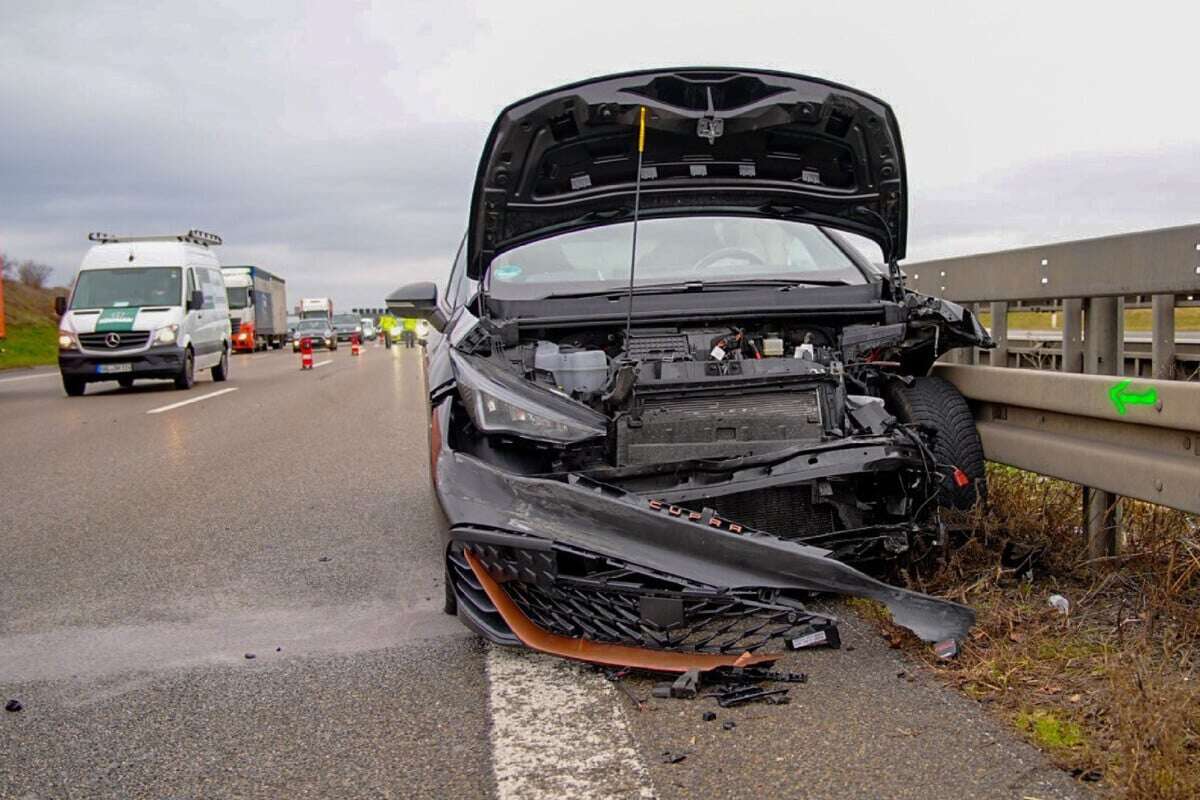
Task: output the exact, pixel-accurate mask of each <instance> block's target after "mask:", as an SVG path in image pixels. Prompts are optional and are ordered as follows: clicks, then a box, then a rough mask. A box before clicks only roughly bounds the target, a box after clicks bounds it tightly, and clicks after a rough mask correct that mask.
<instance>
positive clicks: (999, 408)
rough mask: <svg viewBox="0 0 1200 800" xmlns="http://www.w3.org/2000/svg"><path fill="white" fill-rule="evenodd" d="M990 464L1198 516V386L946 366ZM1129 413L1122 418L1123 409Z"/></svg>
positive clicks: (942, 367) (939, 370) (944, 372)
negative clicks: (1125, 397)
mask: <svg viewBox="0 0 1200 800" xmlns="http://www.w3.org/2000/svg"><path fill="white" fill-rule="evenodd" d="M934 372H935V374H937V375H940V376H941V377H943V378H946V379H947V380H949V381H950V382H951V383H953V384H954V385H955V386H957V387H958V390H959V391H960V392H962V393H963V395H964V396H965V397H966V398H967V400H968V401H969V402H970V403H971V409H972V411H973V412H974V414H975V424H976V425H977V426H978V428H979V436H980V438H981V439H982V440H983V450H984V452H985V453H986V454H987V457H988V458H989V459H990V460H992V461H997V462H1000V463H1002V464H1008V465H1010V466H1014V467H1018V468H1019V469H1027V470H1030V471H1032V472H1038V473H1041V474H1043V475H1050V476H1052V477H1055V478H1061V479H1063V480H1068V481H1072V482H1074V483H1079V484H1083V485H1084V486H1093V487H1096V488H1097V489H1102V490H1104V491H1106V492H1112V493H1113V494H1118V495H1124V496H1126V497H1133V498H1137V499H1138V500H1145V501H1147V502H1151V503H1159V504H1161V505H1165V506H1169V507H1171V508H1177V509H1180V510H1182V511H1188V512H1191V513H1193V514H1200V384H1196V383H1183V382H1180V381H1175V382H1170V381H1167V382H1159V383H1157V384H1155V385H1153V386H1150V385H1149V384H1146V383H1144V382H1141V381H1137V382H1132V383H1129V384H1127V385H1126V386H1125V387H1124V389H1123V390H1119V391H1118V392H1117V397H1118V399H1119V398H1120V397H1121V396H1122V394H1123V393H1125V392H1127V393H1129V394H1131V395H1138V396H1142V397H1147V396H1149V395H1148V394H1147V393H1148V390H1150V389H1153V390H1154V401H1153V402H1152V403H1144V404H1136V405H1125V404H1124V403H1120V402H1114V401H1113V399H1112V398H1111V397H1110V393H1112V392H1113V391H1114V389H1116V388H1117V387H1120V386H1121V384H1122V383H1124V380H1122V379H1119V378H1114V377H1107V376H1102V375H1064V374H1061V373H1054V372H1044V371H1037V370H1020V371H1017V370H1012V369H1005V368H1003V367H970V366H962V365H953V364H939V365H937V366H936V367H935V368H934ZM1121 408H1123V409H1124V413H1123V414H1122V413H1121V412H1120V409H1121Z"/></svg>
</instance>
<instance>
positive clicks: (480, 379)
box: [451, 354, 608, 445]
mask: <svg viewBox="0 0 1200 800" xmlns="http://www.w3.org/2000/svg"><path fill="white" fill-rule="evenodd" d="M451 359H452V360H453V363H454V372H455V377H456V378H457V382H458V392H459V394H460V395H461V396H462V399H463V404H464V405H465V406H466V408H467V413H468V414H469V415H470V417H471V421H472V422H474V423H475V427H477V428H479V430H481V431H483V432H484V433H507V434H512V435H515V436H518V437H521V438H523V439H530V440H533V441H540V442H549V443H554V444H564V445H565V444H575V443H578V442H584V441H587V440H589V439H596V438H600V437H603V436H605V435H606V433H607V422H608V420H607V419H606V418H605V417H604V415H602V414H599V413H597V412H595V411H593V410H592V409H590V408H588V407H587V406H585V405H583V404H581V403H576V402H575V401H573V400H570V399H568V398H566V397H563V396H561V395H558V394H555V393H554V392H551V391H550V390H549V389H544V388H542V387H541V386H538V385H537V384H534V383H530V382H529V381H526V380H524V379H522V378H521V377H519V376H517V375H515V374H510V373H508V372H505V371H504V370H503V369H502V368H500V367H497V366H495V365H493V364H490V363H488V362H487V361H484V360H482V359H478V358H470V359H468V357H466V356H459V355H458V354H452V355H451Z"/></svg>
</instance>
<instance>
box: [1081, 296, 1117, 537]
mask: <svg viewBox="0 0 1200 800" xmlns="http://www.w3.org/2000/svg"><path fill="white" fill-rule="evenodd" d="M1120 308H1121V304H1120V302H1118V298H1116V297H1094V298H1091V299H1089V300H1088V301H1087V303H1086V306H1085V311H1084V323H1083V324H1084V344H1085V359H1084V367H1085V369H1084V371H1085V372H1087V373H1089V374H1092V375H1119V374H1121V372H1122V371H1123V369H1124V366H1125V354H1124V352H1123V351H1124V342H1122V341H1121V339H1120V334H1121V328H1122V327H1123V326H1122V325H1121V320H1120ZM1118 500H1119V498H1118V497H1117V496H1116V495H1114V494H1112V493H1111V492H1105V491H1101V490H1099V489H1093V488H1091V487H1089V486H1085V487H1083V519H1084V527H1085V530H1086V533H1087V550H1088V558H1103V557H1105V556H1113V555H1116V554H1117V552H1118V550H1119V549H1120V542H1121V514H1120V505H1119V503H1118Z"/></svg>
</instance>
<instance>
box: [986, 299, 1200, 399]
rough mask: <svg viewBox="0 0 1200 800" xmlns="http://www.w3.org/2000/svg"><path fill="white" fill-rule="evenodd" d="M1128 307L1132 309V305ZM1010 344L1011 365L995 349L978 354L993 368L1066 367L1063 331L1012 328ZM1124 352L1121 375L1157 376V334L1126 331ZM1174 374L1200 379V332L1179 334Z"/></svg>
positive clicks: (1192, 379)
mask: <svg viewBox="0 0 1200 800" xmlns="http://www.w3.org/2000/svg"><path fill="white" fill-rule="evenodd" d="M1125 308H1127V309H1128V308H1129V306H1128V304H1127V305H1126V306H1125ZM1007 344H1008V346H1007V348H1005V349H1006V350H1007V351H1008V352H1007V355H1008V363H1007V364H1001V363H999V359H993V358H992V355H993V354H992V352H991V351H981V352H980V353H979V354H978V355H977V360H978V363H980V364H986V365H987V366H989V367H992V366H995V367H1002V366H1007V367H1023V368H1028V369H1048V370H1061V369H1062V358H1063V347H1062V331H1031V330H1009V331H1008V343H1007ZM1122 355H1123V357H1124V368H1123V369H1121V370H1120V374H1122V375H1125V376H1136V377H1139V378H1152V377H1154V348H1153V337H1152V335H1151V334H1150V332H1149V331H1126V332H1125V346H1124V348H1123V353H1122ZM993 362H994V363H993ZM1173 377H1174V379H1175V380H1188V381H1194V380H1200V332H1195V331H1189V332H1187V333H1183V334H1177V335H1176V337H1175V375H1174V376H1173Z"/></svg>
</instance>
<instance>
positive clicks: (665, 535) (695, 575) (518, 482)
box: [434, 450, 974, 668]
mask: <svg viewBox="0 0 1200 800" xmlns="http://www.w3.org/2000/svg"><path fill="white" fill-rule="evenodd" d="M860 456H861V454H860ZM844 457H845V454H844V453H842V454H840V455H837V456H836V457H835V456H834V455H832V454H831V456H830V457H829V458H827V459H825V462H826V463H825V464H824V465H822V464H821V463H820V462H821V459H819V458H818V459H817V460H816V462H815V463H813V462H810V461H809V458H811V457H809V458H805V459H804V462H805V463H803V464H796V465H794V466H792V467H789V468H788V469H791V470H793V473H794V474H791V475H777V476H775V477H773V476H772V475H770V474H766V475H761V476H759V478H758V486H759V487H760V488H761V487H762V486H768V485H776V484H778V485H782V484H786V483H793V484H794V483H795V482H796V481H798V480H803V479H804V478H803V477H801V475H802V474H807V473H805V472H804V471H805V470H810V471H811V470H814V469H815V470H819V469H829V470H830V471H831V473H830V474H834V472H835V471H836V470H837V469H839V468H841V469H842V470H843V471H844V470H845V464H841V465H840V467H839V466H838V465H835V463H834V462H835V461H837V460H839V459H841V458H844ZM857 463H859V464H860V465H861V463H862V461H861V460H860V461H858V462H857ZM434 467H435V470H436V480H435V483H436V486H437V495H438V500H439V502H440V505H441V507H442V510H443V511H444V512H445V514H446V516H447V521H448V523H449V525H448V531H449V537H450V543H449V549H448V559H449V567H448V570H447V574H448V579H449V580H450V581H451V584H452V586H453V590H454V593H455V598H456V600H457V603H458V612H459V615H460V617H461V618H462V619H463V620H464V621H465V622H466V623H467V624H468V625H470V626H471V627H473V628H475V629H476V630H478V631H479V632H480V633H482V634H483V635H485V636H487V637H488V638H490V639H492V640H493V641H496V642H498V643H502V644H521V643H524V644H526V645H528V646H531V647H535V648H538V649H546V648H545V646H544V644H545V643H544V642H542V643H541V644H539V641H537V640H536V637H531V636H530V635H529V634H528V629H527V628H526V626H525V625H524V623H521V622H518V623H517V624H515V625H514V623H513V622H512V621H511V620H512V619H514V617H511V616H509V617H508V618H506V615H505V613H503V612H504V611H505V607H508V610H509V611H511V610H512V609H513V608H515V609H516V610H517V611H519V612H520V616H521V617H522V618H524V620H525V621H527V622H528V623H530V624H531V625H532V626H533V629H536V630H537V631H541V632H544V633H549V634H551V635H552V636H556V637H560V638H562V639H566V640H568V641H573V642H590V643H606V644H613V645H620V646H624V647H626V648H645V649H650V650H655V651H663V650H669V651H688V652H690V653H693V654H699V655H703V656H706V657H707V656H710V655H711V656H717V657H722V658H726V659H733V658H735V657H736V656H737V655H738V654H741V653H744V652H749V651H754V650H760V649H771V648H770V645H772V644H773V643H784V642H788V641H795V639H796V638H798V637H802V636H804V635H805V634H806V632H807V633H811V632H813V631H815V630H820V629H821V628H822V627H823V626H827V625H829V624H830V623H831V620H829V619H828V618H826V617H822V616H820V615H817V614H813V613H811V612H809V611H807V610H806V609H805V608H804V606H803V605H802V604H801V603H800V602H799V599H798V597H799V596H800V595H802V594H804V593H807V592H831V593H835V594H846V595H854V596H858V597H866V598H870V599H873V600H877V601H879V602H881V603H883V604H884V605H886V606H887V608H888V609H889V610H890V611H891V614H892V617H893V619H894V620H895V621H896V622H897V623H898V624H900V625H903V626H905V627H907V628H909V629H910V630H912V631H913V632H914V633H916V634H917V635H918V636H920V637H921V638H922V639H924V640H926V641H941V640H944V639H955V640H958V639H962V638H963V637H964V636H965V635H966V633H967V631H968V629H969V628H970V626H971V625H972V624H973V622H974V612H973V611H972V610H971V609H970V608H968V607H966V606H963V605H959V604H957V603H952V602H949V601H945V600H940V599H937V598H934V597H930V596H927V595H923V594H919V593H916V592H911V591H907V590H905V589H901V588H898V587H895V586H889V585H887V584H885V583H882V582H880V581H878V580H875V579H874V578H871V577H870V576H868V575H866V574H864V573H862V572H860V571H858V570H856V569H854V568H853V567H851V566H849V565H848V564H845V563H843V562H841V561H838V560H836V559H834V558H831V557H829V552H830V551H828V550H825V549H822V548H817V547H812V546H807V545H803V544H798V543H796V542H792V541H787V540H785V539H781V538H779V537H777V536H773V535H771V534H768V533H764V532H761V531H757V530H753V529H750V528H747V527H745V526H741V525H738V524H737V523H736V521H734V524H732V525H731V524H730V522H729V521H727V520H724V519H721V518H719V517H716V516H715V515H713V514H712V513H711V512H708V513H701V512H700V511H699V510H698V509H696V510H692V509H690V508H688V507H687V506H685V502H686V499H685V498H686V496H687V494H690V493H691V491H692V489H687V490H681V491H685V492H686V494H684V496H681V497H679V498H677V499H672V500H671V502H662V501H660V500H658V499H655V500H650V499H649V498H647V497H645V496H643V495H642V494H638V493H635V492H630V491H626V490H622V489H617V488H614V487H613V486H612V485H609V484H606V483H601V482H599V481H596V480H593V479H591V478H587V477H583V476H580V475H569V476H566V477H565V478H564V479H561V480H560V479H548V478H537V477H528V476H521V475H515V474H512V473H508V472H505V471H503V470H500V469H498V468H496V467H494V466H492V465H490V464H487V463H485V462H483V461H481V460H479V459H476V458H473V457H471V456H468V455H465V454H462V453H458V452H454V451H449V450H440V452H438V453H437V456H436V458H435V464H434ZM747 468H748V469H759V468H760V467H759V466H756V465H748V466H747ZM780 469H781V465H779V464H777V465H776V466H775V467H774V472H776V473H779V472H780ZM771 471H772V470H771V469H768V470H767V472H771ZM777 478H778V479H777ZM733 485H734V486H735V488H737V489H738V490H739V491H740V490H743V489H749V488H753V487H751V486H749V485H746V486H743V485H742V484H740V483H737V484H733ZM693 489H695V490H696V491H700V490H701V489H702V490H703V491H704V492H706V493H708V494H711V492H712V490H713V487H712V486H711V485H705V486H703V487H693ZM648 491H652V490H650V489H648ZM696 496H704V494H703V493H702V494H697V495H696ZM718 523H719V524H718ZM489 581H490V583H491V584H494V586H495V587H496V588H498V589H499V590H500V591H502V592H503V595H502V599H501V602H497V599H496V597H494V596H493V595H492V593H489V591H488V589H489V585H488V584H489ZM509 601H510V602H511V606H508V602H509ZM522 629H524V630H525V635H522ZM552 652H558V651H557V650H552ZM559 654H560V655H573V657H576V658H584V659H586V660H595V661H601V662H602V663H609V662H607V661H605V660H604V659H602V658H592V657H589V656H588V655H586V654H583V653H579V652H575V653H564V652H559ZM614 663H615V662H614ZM620 663H625V664H627V665H628V663H629V662H628V661H624V662H620ZM659 668H665V667H659Z"/></svg>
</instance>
